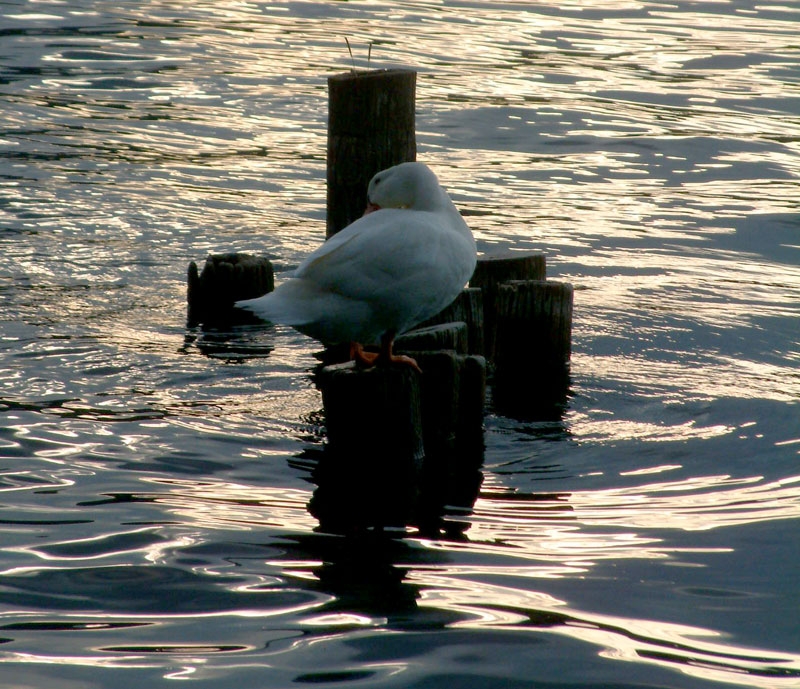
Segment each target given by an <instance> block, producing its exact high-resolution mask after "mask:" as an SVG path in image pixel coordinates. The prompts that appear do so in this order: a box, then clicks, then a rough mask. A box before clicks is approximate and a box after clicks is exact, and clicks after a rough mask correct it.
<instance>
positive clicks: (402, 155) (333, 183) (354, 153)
mask: <svg viewBox="0 0 800 689" xmlns="http://www.w3.org/2000/svg"><path fill="white" fill-rule="evenodd" d="M416 84H417V73H416V72H414V71H413V70H406V69H393V70H372V71H367V72H358V71H352V72H346V73H344V74H336V75H334V76H332V77H329V78H328V221H327V236H328V237H330V236H331V235H333V234H336V233H337V232H338V231H339V230H341V229H342V228H343V227H346V226H347V225H349V224H350V223H351V222H353V221H354V220H357V219H358V218H360V217H361V216H362V215H363V213H364V209H365V208H366V202H367V194H366V192H367V184H368V183H369V181H370V179H372V176H373V175H374V174H375V173H376V172H380V171H381V170H384V169H386V168H387V167H392V165H397V164H398V163H405V162H408V161H412V160H416V157H417V143H416V133H415V123H414V111H415V89H416Z"/></svg>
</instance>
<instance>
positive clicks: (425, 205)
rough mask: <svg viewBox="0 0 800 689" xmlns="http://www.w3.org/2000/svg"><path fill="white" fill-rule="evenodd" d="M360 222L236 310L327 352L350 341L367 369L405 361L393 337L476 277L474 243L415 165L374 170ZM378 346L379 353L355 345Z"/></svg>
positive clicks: (431, 178)
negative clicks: (307, 339) (306, 337)
mask: <svg viewBox="0 0 800 689" xmlns="http://www.w3.org/2000/svg"><path fill="white" fill-rule="evenodd" d="M367 201H368V205H367V209H366V211H365V213H364V216H363V217H361V218H359V219H358V220H356V221H355V222H353V223H351V224H350V225H348V226H347V227H345V228H344V229H343V230H341V231H340V232H338V233H337V234H335V235H333V236H332V237H331V238H330V239H328V240H327V241H326V242H325V243H324V244H323V245H322V246H320V247H319V248H318V249H317V250H316V251H314V252H313V253H312V254H310V255H309V256H308V257H307V258H306V259H305V260H304V261H303V262H302V263H301V264H300V266H299V267H298V268H297V270H296V271H295V272H294V274H293V275H292V276H291V277H290V278H289V279H288V280H286V281H285V282H283V283H282V284H280V285H279V286H278V287H277V288H276V289H275V290H274V291H273V292H270V293H268V294H265V295H264V296H262V297H258V298H257V299H247V300H244V301H239V302H237V303H236V306H238V307H240V308H243V309H247V310H248V311H251V312H253V313H254V314H255V315H256V316H258V317H259V318H262V319H264V320H267V321H271V322H273V323H283V324H286V325H290V326H292V327H293V328H295V329H296V330H299V331H300V332H301V333H305V334H306V335H309V336H311V337H313V338H315V339H317V340H320V341H321V342H323V343H324V344H326V345H330V344H341V343H350V358H351V359H355V360H356V361H357V362H359V363H361V364H363V365H367V366H371V365H374V364H375V363H387V364H388V363H391V362H400V363H404V364H408V365H411V366H412V367H414V368H415V369H417V370H419V368H418V367H417V364H416V362H415V361H414V360H413V359H411V358H410V357H405V356H397V355H395V354H393V353H392V344H393V342H394V338H395V336H397V335H399V334H401V333H403V332H406V331H407V330H410V329H411V328H413V327H414V326H415V325H417V324H419V323H421V322H422V321H424V320H426V319H427V318H430V317H431V316H434V315H436V314H437V313H439V311H441V310H442V309H443V308H445V307H446V306H449V305H450V304H451V303H452V302H453V300H454V299H455V298H456V297H457V296H458V295H459V293H460V292H461V290H462V289H463V287H464V285H465V284H466V282H467V281H468V280H469V278H470V277H471V276H472V273H473V271H474V270H475V262H476V250H475V239H474V238H473V236H472V232H470V230H469V228H468V227H467V224H466V223H465V222H464V219H463V218H462V217H461V214H460V213H459V212H458V210H457V209H456V207H455V205H453V202H452V201H451V200H450V197H449V196H448V195H447V192H446V191H445V190H444V189H443V188H442V187H441V186H440V184H439V180H438V179H437V178H436V175H434V174H433V172H432V171H431V170H430V168H428V167H427V166H426V165H424V164H422V163H401V164H400V165H395V166H394V167H391V168H388V169H387V170H383V171H382V172H379V173H377V174H376V175H375V176H374V177H373V178H372V179H371V180H370V183H369V187H368V188H367ZM370 344H380V351H379V353H377V354H375V353H371V352H365V351H364V349H363V345H370Z"/></svg>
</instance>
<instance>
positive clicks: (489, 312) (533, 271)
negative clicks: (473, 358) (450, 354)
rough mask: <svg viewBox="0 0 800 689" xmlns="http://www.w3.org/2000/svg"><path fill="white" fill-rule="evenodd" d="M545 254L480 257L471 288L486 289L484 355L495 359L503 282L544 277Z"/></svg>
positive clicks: (518, 253) (507, 254) (470, 284)
mask: <svg viewBox="0 0 800 689" xmlns="http://www.w3.org/2000/svg"><path fill="white" fill-rule="evenodd" d="M545 273H546V263H545V256H544V254H543V253H541V252H539V251H531V252H524V253H523V252H513V253H505V254H499V255H494V256H482V257H481V258H479V259H478V264H477V265H476V266H475V272H474V273H473V275H472V278H471V279H470V281H469V286H470V287H479V288H480V289H481V291H482V292H483V343H484V351H483V354H484V355H485V356H486V358H487V359H494V354H495V336H496V322H497V316H496V313H497V293H498V289H499V287H500V285H501V284H503V283H505V282H508V281H509V280H544V279H545Z"/></svg>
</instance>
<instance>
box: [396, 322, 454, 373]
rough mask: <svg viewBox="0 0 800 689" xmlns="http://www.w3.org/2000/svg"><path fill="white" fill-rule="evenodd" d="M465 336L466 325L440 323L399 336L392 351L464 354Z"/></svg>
mask: <svg viewBox="0 0 800 689" xmlns="http://www.w3.org/2000/svg"><path fill="white" fill-rule="evenodd" d="M467 336H468V329H467V324H466V323H462V322H456V323H440V324H439V325H430V326H428V327H426V328H415V329H414V330H410V331H409V332H407V333H405V334H403V335H400V336H399V337H398V338H396V339H395V341H394V349H395V351H397V352H420V351H436V350H440V349H452V350H454V351H455V352H457V353H458V354H466V353H467V349H468V346H467V345H468V340H467ZM423 370H424V369H423Z"/></svg>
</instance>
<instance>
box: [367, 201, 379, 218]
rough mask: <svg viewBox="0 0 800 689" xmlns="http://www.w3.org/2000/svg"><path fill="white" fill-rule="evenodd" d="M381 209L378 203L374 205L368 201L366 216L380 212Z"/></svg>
mask: <svg viewBox="0 0 800 689" xmlns="http://www.w3.org/2000/svg"><path fill="white" fill-rule="evenodd" d="M380 209H381V207H380V206H379V205H378V204H377V203H372V202H371V201H369V200H368V201H367V207H366V208H365V209H364V215H369V214H370V213H373V212H374V211H379V210H380Z"/></svg>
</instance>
